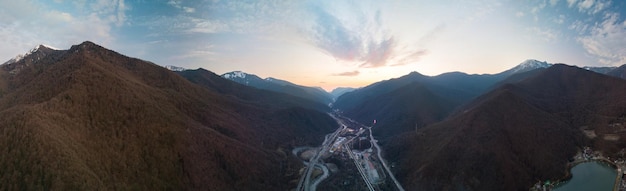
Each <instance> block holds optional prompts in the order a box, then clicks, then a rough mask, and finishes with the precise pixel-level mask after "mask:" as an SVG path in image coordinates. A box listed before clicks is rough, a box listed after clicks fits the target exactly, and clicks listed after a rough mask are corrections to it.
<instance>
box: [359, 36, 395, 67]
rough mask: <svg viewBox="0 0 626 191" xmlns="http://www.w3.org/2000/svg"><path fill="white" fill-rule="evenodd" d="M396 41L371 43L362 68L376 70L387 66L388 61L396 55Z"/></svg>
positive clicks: (390, 39) (388, 40) (391, 39)
mask: <svg viewBox="0 0 626 191" xmlns="http://www.w3.org/2000/svg"><path fill="white" fill-rule="evenodd" d="M394 48H395V41H394V39H393V38H389V39H387V40H384V41H382V42H380V43H370V44H369V46H368V47H367V52H365V55H364V61H365V62H364V63H363V64H361V67H365V68H376V67H381V66H386V65H387V61H388V60H389V59H390V58H391V56H392V55H393V53H394Z"/></svg>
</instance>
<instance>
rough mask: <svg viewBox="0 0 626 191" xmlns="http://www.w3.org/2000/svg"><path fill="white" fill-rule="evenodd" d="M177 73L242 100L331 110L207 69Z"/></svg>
mask: <svg viewBox="0 0 626 191" xmlns="http://www.w3.org/2000/svg"><path fill="white" fill-rule="evenodd" d="M177 73H178V74H179V75H181V76H182V77H184V78H186V79H187V80H189V81H190V82H193V83H195V84H198V85H200V86H203V87H205V88H208V89H209V90H211V91H213V92H218V93H221V94H224V95H229V96H233V97H235V98H237V99H240V100H241V101H245V102H252V103H255V104H258V105H260V106H262V107H269V108H272V107H277V109H284V108H291V107H302V108H308V109H313V110H318V111H320V112H328V111H329V108H328V106H327V105H324V104H321V103H318V102H315V101H312V100H309V99H304V98H301V97H297V96H293V95H291V94H285V93H279V92H274V91H270V90H264V89H257V88H251V87H248V86H246V85H243V84H240V83H237V82H234V81H232V80H228V79H225V78H223V77H221V76H218V75H217V74H215V73H213V72H211V71H208V70H205V69H197V70H185V71H179V72H177Z"/></svg>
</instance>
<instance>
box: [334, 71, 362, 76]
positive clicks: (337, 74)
mask: <svg viewBox="0 0 626 191" xmlns="http://www.w3.org/2000/svg"><path fill="white" fill-rule="evenodd" d="M360 73H361V72H359V71H358V70H355V71H351V72H342V73H336V74H333V76H358V75H359V74H360Z"/></svg>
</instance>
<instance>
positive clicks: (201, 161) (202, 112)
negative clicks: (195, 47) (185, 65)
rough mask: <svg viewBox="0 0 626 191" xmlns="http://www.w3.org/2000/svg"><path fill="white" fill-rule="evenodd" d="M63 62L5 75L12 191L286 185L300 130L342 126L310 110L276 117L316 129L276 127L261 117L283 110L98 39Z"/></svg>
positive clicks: (0, 180) (3, 181)
mask: <svg viewBox="0 0 626 191" xmlns="http://www.w3.org/2000/svg"><path fill="white" fill-rule="evenodd" d="M55 55H56V56H46V57H43V58H41V59H38V60H36V61H34V62H32V63H28V64H24V63H16V64H24V65H25V66H28V67H24V69H22V70H20V71H19V72H17V73H16V74H10V73H9V71H10V70H9V69H4V68H3V70H2V71H1V72H0V77H2V78H3V79H2V80H0V81H4V82H6V88H5V91H3V92H6V93H3V94H0V96H1V97H0V118H2V119H3V120H2V121H0V129H1V130H0V132H2V134H0V140H2V141H1V142H0V147H2V148H3V150H2V151H0V152H2V153H3V154H2V156H3V157H0V166H1V167H2V169H3V171H2V173H0V185H2V186H1V187H2V188H3V189H8V190H18V189H19V190H21V189H27V190H33V189H54V190H129V189H133V190H135V189H136V190H155V189H156V190H165V189H168V190H286V189H287V188H289V187H288V186H289V185H286V184H285V182H288V181H289V180H290V179H291V178H292V177H288V176H285V174H288V173H290V172H292V171H294V169H297V167H299V165H300V164H299V163H297V161H296V162H294V161H293V160H291V159H290V157H289V155H286V154H285V152H284V151H282V150H283V149H286V148H287V147H288V146H289V145H288V144H289V143H291V142H292V141H296V140H297V139H298V137H305V136H307V135H304V134H298V133H299V132H301V130H298V129H301V128H302V129H308V128H316V129H322V130H325V129H324V128H322V127H326V126H333V125H335V126H336V124H334V121H332V119H330V118H329V117H328V116H326V115H324V114H321V113H319V112H316V111H312V110H303V111H302V113H303V114H301V115H300V116H293V118H291V119H289V120H280V119H273V120H277V121H278V122H282V123H289V122H288V121H302V120H304V121H306V120H312V121H319V122H317V123H289V124H290V125H291V126H286V125H285V126H279V125H276V124H280V123H278V122H274V121H272V120H270V119H269V117H268V116H263V115H259V113H274V112H278V111H271V110H266V109H264V108H262V107H259V106H257V105H254V104H247V103H242V102H240V101H238V100H235V99H232V98H230V97H228V96H224V95H222V94H219V93H214V92H212V91H209V90H208V89H206V88H203V87H200V86H197V85H194V84H192V83H190V82H189V81H187V80H185V79H184V78H182V77H180V76H178V75H176V74H175V73H173V72H170V71H168V70H166V69H164V68H161V67H160V66H157V65H154V64H152V63H148V62H145V61H142V60H139V59H134V58H129V57H126V56H122V55H120V54H118V53H116V52H113V51H110V50H106V49H104V48H102V47H100V46H98V45H96V44H93V43H91V42H85V43H82V44H80V45H77V46H73V47H72V48H71V49H70V50H66V51H63V52H59V53H58V54H55ZM25 60H26V59H25ZM22 62H24V61H22ZM299 117H302V118H303V119H300V118H299ZM310 118H313V119H310ZM322 130H320V131H322ZM320 131H317V132H320ZM273 132H276V133H275V134H274V133H273ZM320 136H321V135H320Z"/></svg>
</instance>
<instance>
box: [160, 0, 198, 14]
mask: <svg viewBox="0 0 626 191" xmlns="http://www.w3.org/2000/svg"><path fill="white" fill-rule="evenodd" d="M167 4H168V5H171V6H173V7H175V8H177V9H180V10H182V11H184V12H186V13H193V12H196V9H195V8H193V7H187V6H183V1H182V0H170V1H168V2H167Z"/></svg>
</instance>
